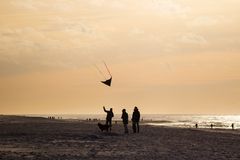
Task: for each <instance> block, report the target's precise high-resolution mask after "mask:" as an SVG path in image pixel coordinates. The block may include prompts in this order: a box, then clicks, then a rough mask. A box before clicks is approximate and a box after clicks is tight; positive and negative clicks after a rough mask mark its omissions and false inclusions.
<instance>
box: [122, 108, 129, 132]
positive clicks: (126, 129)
mask: <svg viewBox="0 0 240 160" xmlns="http://www.w3.org/2000/svg"><path fill="white" fill-rule="evenodd" d="M121 118H122V121H123V125H124V133H128V113H127V112H126V109H123V110H122V117H121Z"/></svg>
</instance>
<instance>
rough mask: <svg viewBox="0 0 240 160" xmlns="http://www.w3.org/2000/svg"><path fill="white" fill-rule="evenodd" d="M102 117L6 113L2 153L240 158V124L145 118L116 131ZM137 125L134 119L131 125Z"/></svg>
mask: <svg viewBox="0 0 240 160" xmlns="http://www.w3.org/2000/svg"><path fill="white" fill-rule="evenodd" d="M96 124H97V121H96V122H84V121H77V120H74V121H73V120H72V121H71V120H49V119H46V118H30V117H20V116H0V159H3V160H14V159H21V160H24V159H34V160H36V159H39V160H53V159H59V160H66V159H69V160H77V159H81V160H82V159H102V160H108V159H114V160H118V159H121V160H122V159H129V160H130V159H131V160H132V159H136V160H143V159H148V160H149V159H160V160H161V159H164V160H168V159H169V160H183V159H187V160H190V159H192V160H211V159H217V160H221V159H222V160H226V159H227V160H239V159H240V152H239V151H240V131H239V130H234V131H232V130H209V129H189V128H168V127H160V126H149V125H144V124H141V128H140V133H139V134H133V133H132V132H130V133H129V134H123V132H124V130H123V126H122V124H121V123H118V124H114V125H113V129H112V132H111V133H106V132H101V131H100V130H99V128H98V127H97V125H96ZM129 129H130V131H132V130H131V124H130V125H129Z"/></svg>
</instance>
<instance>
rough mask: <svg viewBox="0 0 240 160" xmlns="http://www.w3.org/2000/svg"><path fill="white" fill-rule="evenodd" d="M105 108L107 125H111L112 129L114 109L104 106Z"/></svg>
mask: <svg viewBox="0 0 240 160" xmlns="http://www.w3.org/2000/svg"><path fill="white" fill-rule="evenodd" d="M103 110H104V112H106V113H107V117H106V125H108V126H109V128H110V131H111V130H112V118H113V117H114V114H113V111H112V108H110V110H109V111H108V110H106V108H105V107H104V106H103Z"/></svg>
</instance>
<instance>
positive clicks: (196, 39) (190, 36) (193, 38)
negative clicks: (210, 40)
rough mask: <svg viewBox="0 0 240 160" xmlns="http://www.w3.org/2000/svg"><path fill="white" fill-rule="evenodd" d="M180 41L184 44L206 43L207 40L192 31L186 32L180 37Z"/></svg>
mask: <svg viewBox="0 0 240 160" xmlns="http://www.w3.org/2000/svg"><path fill="white" fill-rule="evenodd" d="M179 41H180V42H182V43H186V44H206V43H207V40H206V39H205V38H204V37H203V36H201V35H198V34H194V33H187V34H185V35H183V36H181V37H180V39H179Z"/></svg>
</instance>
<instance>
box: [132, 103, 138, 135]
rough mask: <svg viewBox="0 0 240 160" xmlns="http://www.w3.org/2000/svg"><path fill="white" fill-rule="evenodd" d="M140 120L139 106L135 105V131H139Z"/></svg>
mask: <svg viewBox="0 0 240 160" xmlns="http://www.w3.org/2000/svg"><path fill="white" fill-rule="evenodd" d="M139 120H140V112H139V111H138V108H137V107H134V110H133V114H132V128H133V133H136V131H137V133H139Z"/></svg>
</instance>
